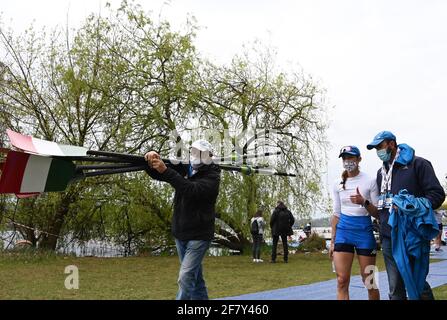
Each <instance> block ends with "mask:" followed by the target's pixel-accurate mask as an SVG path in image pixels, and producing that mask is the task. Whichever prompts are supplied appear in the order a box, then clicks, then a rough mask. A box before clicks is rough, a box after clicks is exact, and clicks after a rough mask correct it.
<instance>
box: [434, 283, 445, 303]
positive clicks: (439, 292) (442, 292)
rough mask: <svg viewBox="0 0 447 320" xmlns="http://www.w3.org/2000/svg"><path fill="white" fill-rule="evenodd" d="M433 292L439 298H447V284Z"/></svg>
mask: <svg viewBox="0 0 447 320" xmlns="http://www.w3.org/2000/svg"><path fill="white" fill-rule="evenodd" d="M433 294H434V295H435V298H436V299H437V300H447V285H443V286H440V287H437V288H434V289H433Z"/></svg>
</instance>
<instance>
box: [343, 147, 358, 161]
mask: <svg viewBox="0 0 447 320" xmlns="http://www.w3.org/2000/svg"><path fill="white" fill-rule="evenodd" d="M345 154H348V155H351V156H356V157H360V150H359V148H357V147H356V146H346V147H343V148H341V149H340V155H339V156H338V157H339V158H341V157H342V156H343V155H345Z"/></svg>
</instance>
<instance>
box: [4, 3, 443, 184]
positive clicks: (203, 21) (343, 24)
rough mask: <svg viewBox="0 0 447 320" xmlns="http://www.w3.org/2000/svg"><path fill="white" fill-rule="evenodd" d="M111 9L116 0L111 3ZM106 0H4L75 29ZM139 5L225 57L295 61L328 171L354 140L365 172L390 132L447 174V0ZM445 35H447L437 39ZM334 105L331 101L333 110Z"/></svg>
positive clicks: (11, 16)
mask: <svg viewBox="0 0 447 320" xmlns="http://www.w3.org/2000/svg"><path fill="white" fill-rule="evenodd" d="M109 2H111V3H112V4H113V5H114V6H115V7H116V5H118V4H119V3H120V0H118V1H115V0H111V1H109ZM105 3H106V1H104V0H102V1H99V0H88V1H87V0H71V1H70V0H39V1H31V0H29V1H28V0H14V1H10V0H0V11H1V12H3V14H2V21H3V23H4V24H7V25H13V26H14V28H15V29H16V30H17V31H20V30H23V28H25V27H26V26H29V25H30V24H31V23H32V22H33V21H34V24H35V26H37V27H41V26H43V25H45V26H48V27H50V28H51V27H54V26H56V25H57V24H59V25H62V26H63V25H65V23H66V21H67V17H68V23H69V25H70V26H72V27H77V26H79V25H80V24H81V22H82V20H83V19H84V18H85V17H86V16H87V15H88V14H89V13H91V12H99V10H100V8H101V7H102V6H103V5H104V4H105ZM139 3H141V4H142V6H143V8H145V9H146V10H148V11H149V10H150V11H152V12H154V13H155V14H157V15H158V14H160V13H161V16H162V17H164V18H166V19H167V20H168V21H170V22H171V23H172V25H173V26H174V27H175V28H180V27H181V26H182V25H183V24H184V23H185V21H186V17H187V14H190V15H193V16H195V17H196V19H197V21H198V24H199V26H200V27H201V29H200V30H199V32H198V37H197V42H196V45H197V48H198V50H199V51H200V52H201V54H202V56H204V57H206V58H209V59H210V60H211V61H214V62H216V63H228V62H229V61H230V60H231V58H232V57H233V56H234V55H235V54H238V53H241V52H242V45H243V44H247V43H250V42H253V41H254V40H256V39H260V40H261V41H262V42H263V43H264V44H265V45H268V46H271V47H273V48H275V49H276V51H277V53H278V61H277V63H278V64H280V65H281V66H283V67H284V68H287V67H289V66H291V65H292V66H298V65H299V66H301V67H302V69H303V70H304V72H305V73H307V74H310V75H312V76H313V78H314V79H316V80H317V81H318V82H319V84H320V86H321V87H323V88H325V89H326V90H327V94H326V103H327V106H328V107H329V109H330V110H331V119H332V123H331V127H330V130H329V131H328V136H329V140H330V143H331V145H332V149H330V150H329V152H328V154H329V163H328V175H327V178H325V180H326V181H325V183H327V184H330V185H332V183H333V181H334V180H335V179H336V177H337V176H338V175H339V174H340V173H341V169H342V168H341V161H340V160H339V159H338V158H337V157H338V150H339V149H340V147H342V146H344V145H349V144H353V145H357V146H358V147H359V148H360V150H361V152H362V154H363V159H364V160H363V163H362V169H363V170H364V171H366V172H367V173H369V174H371V175H375V172H376V171H377V169H378V167H379V166H380V161H379V160H378V158H377V156H376V154H375V151H367V150H366V145H367V144H368V143H369V142H370V141H371V140H372V138H373V136H374V135H375V134H376V133H378V132H379V131H382V130H390V131H392V132H393V133H394V134H395V135H396V136H397V139H398V143H407V144H409V145H410V146H412V147H413V148H415V149H416V154H417V155H419V156H422V157H424V158H427V159H429V160H430V161H431V162H432V164H433V166H434V168H435V171H436V174H437V176H438V179H439V180H440V181H441V183H442V184H444V182H445V174H446V173H447V157H446V155H447V150H446V148H447V147H446V144H445V143H444V139H445V136H446V130H445V128H446V122H447V119H446V117H445V115H446V114H447V111H445V104H446V101H447V90H446V85H447V58H446V57H447V41H446V39H447V1H442V0H438V1H436V0H425V1H422V0H420V1H414V0H393V1H389V0H388V1H386V0H370V1H365V0H363V1H362V0H336V1H335V0H306V1H305V0H290V1H289V0H269V1H266V0H237V1H236V0H220V1H217V0H214V1H213V0H172V1H160V0H147V1H139ZM443 39H444V40H443ZM332 107H333V108H332Z"/></svg>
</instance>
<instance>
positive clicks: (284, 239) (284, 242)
mask: <svg viewBox="0 0 447 320" xmlns="http://www.w3.org/2000/svg"><path fill="white" fill-rule="evenodd" d="M279 237H281V241H282V247H283V249H284V261H287V260H288V258H289V246H288V244H287V235H285V234H282V235H280V236H273V248H272V261H276V247H277V246H278V241H279Z"/></svg>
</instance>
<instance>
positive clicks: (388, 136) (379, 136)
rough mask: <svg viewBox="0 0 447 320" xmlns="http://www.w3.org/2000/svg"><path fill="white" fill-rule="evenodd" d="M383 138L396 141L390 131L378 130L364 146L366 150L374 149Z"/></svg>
mask: <svg viewBox="0 0 447 320" xmlns="http://www.w3.org/2000/svg"><path fill="white" fill-rule="evenodd" d="M384 140H394V141H396V136H395V135H394V134H392V133H391V132H390V131H382V132H379V133H378V134H377V135H376V136H375V137H374V140H373V141H372V142H371V143H370V144H368V145H367V146H366V148H368V150H371V149H374V148H375V147H377V146H378V145H379V144H381V143H382V142H383V141H384Z"/></svg>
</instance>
